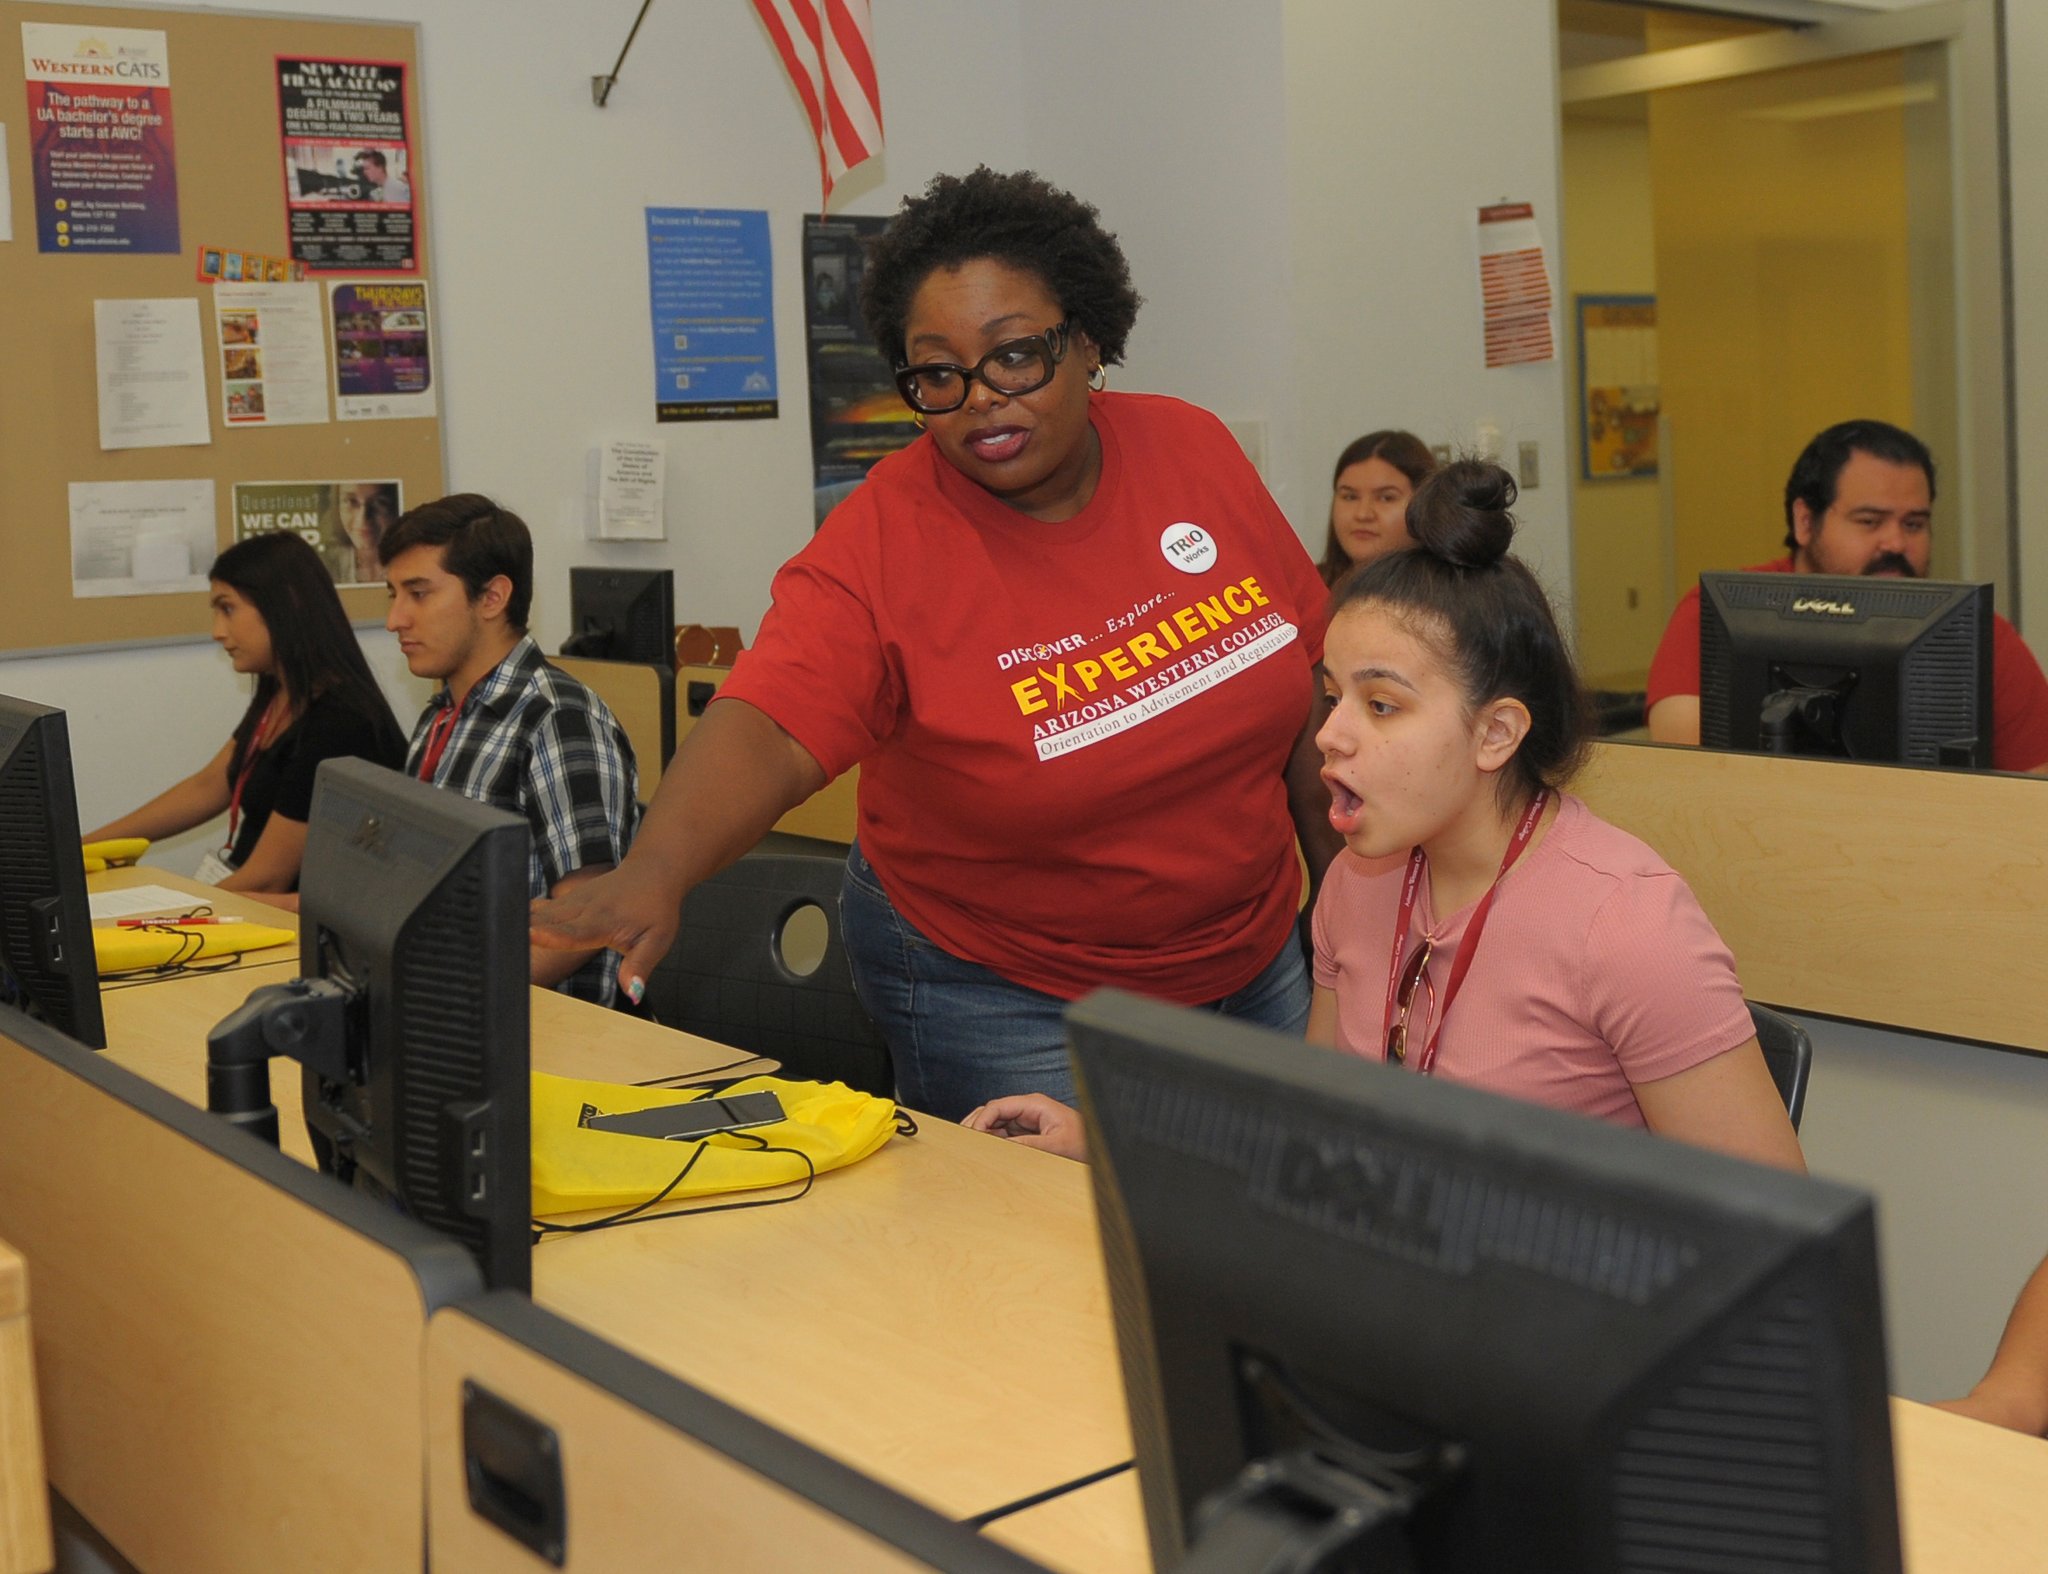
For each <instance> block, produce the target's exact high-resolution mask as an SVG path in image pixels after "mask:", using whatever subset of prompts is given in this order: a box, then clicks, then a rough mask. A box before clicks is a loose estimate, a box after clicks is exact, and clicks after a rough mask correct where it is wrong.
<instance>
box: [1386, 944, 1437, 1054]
mask: <svg viewBox="0 0 2048 1574" xmlns="http://www.w3.org/2000/svg"><path fill="white" fill-rule="evenodd" d="M1435 949H1436V942H1435V941H1433V940H1431V939H1429V938H1428V937H1427V936H1425V937H1424V938H1423V940H1422V942H1421V943H1420V944H1419V945H1417V946H1416V948H1415V949H1414V951H1413V952H1411V953H1410V954H1409V957H1408V965H1407V966H1406V967H1404V968H1402V969H1401V982H1400V983H1399V984H1397V985H1396V986H1395V988H1394V1025H1393V1026H1392V1027H1390V1028H1389V1029H1387V1059H1388V1060H1390V1061H1392V1062H1393V1063H1394V1064H1395V1065H1397V1066H1398V1065H1400V1064H1401V1063H1402V1062H1403V1061H1405V1060H1406V1059H1407V1058H1408V1024H1409V1020H1410V1017H1409V1011H1410V1008H1411V1007H1412V1006H1413V1005H1414V1004H1415V988H1416V985H1418V984H1420V985H1421V986H1422V988H1423V992H1424V1000H1423V1007H1422V1019H1421V1026H1422V1028H1423V1030H1424V1031H1425V1032H1427V1031H1428V1029H1429V1019H1430V1018H1431V1017H1432V1016H1434V1015H1435V1014H1436V985H1435V984H1433V983H1431V982H1430V980H1429V957H1430V953H1431V952H1433V951H1434V950H1435Z"/></svg>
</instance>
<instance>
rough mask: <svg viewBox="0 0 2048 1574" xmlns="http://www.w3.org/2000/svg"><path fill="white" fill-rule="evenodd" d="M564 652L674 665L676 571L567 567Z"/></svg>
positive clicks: (659, 665) (667, 666) (657, 664)
mask: <svg viewBox="0 0 2048 1574" xmlns="http://www.w3.org/2000/svg"><path fill="white" fill-rule="evenodd" d="M569 624H570V627H571V629H572V630H573V632H572V633H571V635H570V637H569V638H568V639H567V640H566V641H564V643H563V645H562V654H563V655H565V656H591V657H596V658H598V659H600V660H603V661H635V662H640V663H643V664H647V665H652V666H657V667H666V668H669V669H671V670H673V669H674V667H675V664H676V593H675V574H674V572H673V571H672V570H670V569H666V568H572V569H570V570H569Z"/></svg>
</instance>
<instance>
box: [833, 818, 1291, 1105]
mask: <svg viewBox="0 0 2048 1574" xmlns="http://www.w3.org/2000/svg"><path fill="white" fill-rule="evenodd" d="M839 924H840V931H841V933H842V934H843V935H844V937H845V940H846V950H847V954H848V957H849V959H850V960H851V962H852V964H853V987H854V990H855V992H856V993H857V994H858V995H859V996H860V1001H861V1004H862V1005H863V1006H864V1007H866V1008H867V1013H868V1015H869V1016H871V1017H873V1018H874V1019H875V1023H876V1025H877V1026H878V1027H880V1028H881V1030H882V1036H883V1037H884V1038H886V1039H887V1040H888V1041H889V1053H890V1055H891V1056H892V1057H893V1058H894V1060H895V1064H896V1097H897V1099H898V1101H899V1102H901V1103H902V1104H904V1105H906V1106H907V1107H909V1108H911V1109H914V1110H922V1111H924V1112H925V1113H927V1114H930V1115H936V1116H938V1117H940V1118H941V1119H943V1120H958V1119H960V1118H961V1117H962V1116H963V1115H965V1114H966V1113H967V1112H968V1111H969V1110H971V1109H973V1108H974V1107H975V1106H976V1105H977V1104H985V1103H987V1102H988V1101H989V1100H990V1099H992V1098H1000V1097H1001V1096H1003V1095H1004V1094H1006V1093H1046V1094H1050V1095H1051V1096H1052V1097H1054V1098H1056V1099H1058V1100H1060V1101H1061V1102H1062V1103H1065V1104H1071V1103H1073V1102H1074V1097H1075V1095H1074V1074H1073V1071H1072V1069H1071V1068H1070V1067H1069V1066H1068V1064H1067V1034H1066V1026H1065V1024H1064V1022H1063V1021H1062V1020H1061V1013H1062V1012H1063V1011H1065V1009H1066V1006H1067V1002H1066V1001H1064V1000H1062V999H1060V998H1059V996H1057V995H1048V994H1045V993H1044V992H1042V991H1040V990H1036V989H1031V988H1027V987H1026V986H1025V985H1023V984H1016V983H1012V982H1011V981H1010V980H1009V979H1007V978H1004V977H1003V976H1002V975H1001V974H999V973H994V972H991V971H990V970H989V969H988V968H985V967H982V966H981V965H979V964H978V963H975V962H969V961H965V960H963V959H962V958H960V957H957V956H954V955H953V954H952V953H951V952H949V951H945V950H942V949H941V948H940V947H939V946H937V945H935V944H934V943H933V942H932V941H931V940H929V939H927V938H926V937H925V936H924V935H923V934H921V933H920V932H919V931H918V929H917V928H916V926H915V925H913V924H912V923H911V922H910V921H909V920H908V919H906V918H905V917H904V916H903V915H902V914H901V913H899V912H897V911H896V908H895V906H894V905H893V904H892V903H891V902H890V901H889V898H888V897H887V896H886V895H884V894H883V891H882V885H881V882H880V881H879V880H877V879H876V878H875V871H874V868H873V866H871V865H870V864H869V863H868V861H867V859H866V858H864V857H863V856H862V855H861V850H860V846H859V844H858V843H856V844H855V845H854V847H853V848H852V849H851V851H850V852H849V853H848V854H847V859H846V881H845V883H844V885H842V886H841V887H840V893H839ZM1308 1002H1309V982H1308V970H1307V968H1306V967H1304V966H1303V965H1302V960H1301V948H1300V946H1299V945H1298V944H1297V943H1296V941H1295V936H1294V931H1293V929H1291V928H1290V929H1289V930H1288V931H1287V935H1286V937H1285V939H1284V940H1283V941H1282V942H1281V945H1280V951H1279V954H1278V955H1276V956H1275V957H1274V958H1273V960H1272V962H1271V963H1270V964H1268V966H1267V967H1266V970H1265V971H1264V972H1263V973H1261V974H1260V975H1259V976H1258V977H1257V978H1255V979H1253V980H1252V981H1251V982H1250V983H1249V984H1247V985H1245V987H1244V988H1242V989H1240V990H1238V991H1237V992H1236V993H1235V994H1232V995H1227V996H1225V997H1224V998H1223V999H1220V1000H1215V1001H1211V1002H1210V1003H1209V1004H1208V1005H1207V1006H1205V1007H1203V1009H1204V1010H1209V1011H1220V1012H1222V1013H1223V1014H1224V1015H1225V1016H1232V1017H1240V1018H1242V1019H1243V1020H1245V1021H1247V1022H1255V1023H1258V1024H1259V1025H1261V1026H1264V1027H1270V1028H1276V1029H1278V1030H1279V1031H1281V1032H1284V1033H1289V1034H1292V1035H1294V1036H1295V1037H1297V1038H1298V1037H1300V1036H1301V1034H1302V1032H1303V1031H1304V1030H1305V1029H1306V1028H1307V1026H1308Z"/></svg>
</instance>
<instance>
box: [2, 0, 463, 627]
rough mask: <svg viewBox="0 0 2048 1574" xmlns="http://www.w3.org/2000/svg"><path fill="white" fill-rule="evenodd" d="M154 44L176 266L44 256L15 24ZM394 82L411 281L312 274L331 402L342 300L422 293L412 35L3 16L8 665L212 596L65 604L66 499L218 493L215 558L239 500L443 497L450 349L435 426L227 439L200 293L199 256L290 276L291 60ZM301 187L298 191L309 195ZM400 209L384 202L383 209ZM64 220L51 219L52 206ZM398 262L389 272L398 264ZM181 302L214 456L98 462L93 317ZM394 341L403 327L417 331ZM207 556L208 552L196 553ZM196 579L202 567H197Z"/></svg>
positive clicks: (256, 23)
mask: <svg viewBox="0 0 2048 1574" xmlns="http://www.w3.org/2000/svg"><path fill="white" fill-rule="evenodd" d="M25 22H28V23H41V24H52V25H58V26H64V27H88V28H95V29H109V30H111V29H121V28H131V29H144V30H150V31H154V32H159V33H162V34H164V35H166V42H167V46H168V60H169V70H170V85H169V88H168V90H167V91H168V96H169V100H170V106H171V113H170V122H171V130H172V137H173V162H174V165H175V174H176V185H177V196H176V210H177V219H178V245H179V250H178V251H176V252H156V253H129V252H94V253H92V254H83V253H79V252H62V251H50V252H45V251H43V250H41V249H40V245H39V237H38V203H37V197H36V190H35V186H34V165H33V163H32V157H31V135H32V129H33V128H32V127H31V125H30V119H31V116H30V108H29V105H30V88H29V84H28V72H27V69H26V65H25V51H24V47H23V35H22V24H23V23H25ZM280 59H286V60H295V59H296V60H326V61H351V62H353V61H361V62H380V63H387V64H395V65H397V66H399V67H402V69H403V98H404V107H405V127H406V136H407V140H408V155H407V160H406V162H407V164H408V165H409V168H408V170H407V175H408V178H409V179H410V182H411V192H410V201H411V204H412V215H413V216H412V230H411V233H412V242H411V249H412V253H413V254H412V256H411V258H410V266H409V267H408V268H405V269H403V270H401V269H396V268H391V269H381V270H378V269H372V268H370V267H368V266H365V267H364V271H362V272H360V273H357V272H352V271H351V272H340V271H314V272H309V273H307V274H306V277H307V278H308V279H309V280H312V281H314V282H316V283H317V284H318V285H319V294H320V296H321V301H322V304H321V321H322V332H323V334H324V336H325V338H324V344H325V351H326V356H327V358H328V372H327V375H328V378H329V393H330V396H331V393H332V388H333V384H332V377H333V375H334V372H333V368H334V364H335V357H336V354H337V348H336V343H335V333H334V328H335V324H334V322H333V314H332V312H331V310H330V308H329V305H328V302H327V295H328V291H327V285H328V283H330V282H350V281H354V282H359V283H362V284H365V285H367V284H383V283H394V282H406V283H415V282H422V281H425V282H428V283H429V288H428V292H427V302H426V304H427V305H428V307H429V313H428V320H427V322H426V323H425V325H424V326H425V327H426V329H427V330H428V332H429V333H430V334H431V333H432V329H433V323H432V311H431V308H432V307H433V306H434V305H435V304H436V303H435V301H434V299H433V295H432V289H431V283H430V270H429V268H428V261H429V259H428V255H427V206H428V202H429V193H428V191H427V189H426V186H427V182H426V180H425V177H424V161H423V158H422V151H421V149H422V128H421V122H420V107H419V94H420V88H419V69H418V65H419V41H418V33H417V29H416V28H414V27H412V26H410V25H404V24H398V25H394V24H390V23H378V24H370V23H348V22H330V21H313V20H305V19H298V18H287V17H265V16H241V15H226V14H222V13H219V12H198V11H180V10H173V9H158V8H149V9H127V8H117V7H104V8H103V7H98V6H92V7H86V6H75V5H50V4H32V3H26V0H0V125H4V126H5V127H6V160H7V176H8V179H7V182H6V186H7V190H8V193H9V196H8V211H9V216H10V218H11V220H12V230H13V237H14V238H13V239H12V240H11V241H4V242H0V324H4V332H0V346H4V348H0V355H4V368H5V369H4V373H0V656H7V655H21V654H26V653H30V652H41V651H52V650H63V649H73V648H78V647H85V646H105V645H119V644H133V643H146V642H152V641H156V642H164V641H171V640H180V639H187V638H192V637H195V636H203V635H204V634H205V633H206V632H207V628H208V620H209V614H208V611H207V606H206V600H207V598H206V594H205V592H204V591H203V590H194V591H181V592H177V593H172V594H142V595H119V596H77V595H74V594H73V562H72V543H71V484H72V483H74V482H84V483H95V482H111V481H179V480H199V479H211V480H212V481H213V483H214V489H215V496H214V513H215V520H214V544H215V546H216V547H225V546H227V545H228V544H229V543H230V542H231V541H232V540H233V538H234V512H233V511H234V488H235V485H236V484H237V483H238V482H239V483H266V482H267V483H283V482H294V481H307V482H331V481H369V480H378V481H383V480H395V481H397V482H399V483H400V485H401V487H402V494H401V495H402V499H403V503H404V506H405V507H407V508H411V507H413V506H415V505H416V504H418V503H422V502H426V501H429V500H430V499H432V498H435V497H438V496H440V495H441V494H442V493H443V492H444V491H445V490H446V487H445V482H444V475H445V472H444V468H443V462H442V452H441V422H440V409H441V403H440V398H439V395H440V393H441V392H442V389H441V383H442V378H441V375H440V374H441V370H442V368H441V363H440V358H439V355H438V336H437V335H436V336H433V337H432V338H430V340H429V345H428V350H427V364H428V367H429V369H430V374H431V381H432V386H433V389H434V393H435V399H434V411H435V413H434V414H431V415H413V416H409V417H407V418H404V419H358V420H336V419H334V418H333V415H334V410H333V400H332V398H331V397H330V398H329V419H327V420H325V421H321V422H315V423H310V424H304V425H263V426H253V427H251V426H240V425H231V424H230V423H229V422H228V421H227V420H226V418H225V416H224V413H223V411H224V405H223V399H224V389H223V381H222V370H223V366H224V365H227V364H230V363H229V362H228V361H227V359H226V357H225V353H224V352H223V351H222V350H221V348H220V346H219V340H218V337H217V334H218V330H217V328H216V323H215V312H214V307H213V302H212V300H211V299H210V294H211V291H212V290H213V288H214V286H213V285H212V284H210V283H206V282H201V280H200V277H199V271H200V268H201V266H202V261H201V256H202V250H203V249H204V250H207V251H212V250H215V249H220V250H224V251H233V252H238V253H253V254H259V255H268V256H272V257H278V258H285V259H289V258H290V257H291V256H292V254H293V245H292V241H291V235H290V219H289V217H288V204H287V200H286V192H287V185H288V182H287V175H288V169H287V163H286V154H285V145H284V136H283V131H282V125H281V114H282V111H281V107H280V106H281V92H280V87H279V61H280ZM303 187H304V182H301V183H300V184H299V186H298V187H297V188H296V189H303ZM386 200H390V199H388V198H387V199H386ZM51 206H52V207H53V208H54V204H51ZM394 260H395V259H394ZM177 297H189V298H192V299H195V300H197V301H198V303H199V325H200V343H201V348H202V361H203V363H204V365H205V377H206V398H207V411H208V424H209V428H210V431H209V436H210V439H211V440H210V441H209V442H208V443H206V444H205V445H194V446H182V447H140V448H121V449H103V448H102V447H101V446H100V412H99V385H98V380H97V375H96V370H95V342H96V341H95V327H94V303H95V302H96V301H100V300H144V299H164V298H177ZM402 326H410V324H409V322H408V323H405V324H402ZM193 555H194V557H195V558H196V557H197V555H198V554H197V553H194V554H193ZM193 568H194V571H195V572H198V573H203V572H204V571H205V563H204V562H197V561H195V562H194V563H193ZM341 594H342V601H343V604H344V605H345V606H346V607H347V609H348V613H349V616H350V618H351V619H352V620H354V621H357V622H372V621H376V620H379V619H381V618H382V616H383V608H384V600H385V595H384V590H383V587H382V586H381V584H378V585H365V586H357V587H344V588H343V589H342V592H341Z"/></svg>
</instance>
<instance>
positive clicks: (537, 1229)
mask: <svg viewBox="0 0 2048 1574" xmlns="http://www.w3.org/2000/svg"><path fill="white" fill-rule="evenodd" d="M716 1135H718V1136H721V1137H733V1138H737V1139H738V1140H740V1141H743V1142H751V1143H753V1144H754V1146H755V1148H756V1149H757V1150H758V1151H759V1152H762V1153H787V1154H789V1155H790V1156H791V1157H793V1158H796V1159H798V1160H801V1161H802V1163H803V1167H804V1179H803V1189H802V1190H800V1191H798V1192H797V1193H796V1194H795V1195H794V1196H791V1197H753V1198H746V1199H743V1200H741V1201H739V1202H714V1203H700V1204H698V1205H697V1206H695V1207H690V1208H671V1209H669V1210H668V1211H667V1212H665V1213H648V1212H647V1210H648V1209H649V1208H652V1207H654V1206H655V1205H656V1204H657V1203H659V1202H660V1201H661V1200H662V1199H663V1198H664V1197H666V1196H667V1195H668V1194H669V1193H670V1192H672V1191H674V1190H675V1189H676V1188H677V1187H678V1186H680V1185H682V1183H683V1182H684V1181H685V1180H686V1179H687V1178H688V1177H689V1174H690V1171H692V1170H694V1169H695V1168H696V1167H697V1161H698V1160H699V1159H701V1158H703V1157H704V1150H705V1148H706V1146H707V1145H708V1144H709V1143H710V1141H711V1138H709V1137H700V1138H698V1139H697V1151H696V1152H695V1153H693V1154H691V1155H690V1162H689V1163H687V1164H685V1165H684V1166H683V1167H682V1168H681V1169H680V1170H678V1171H676V1176H675V1179H674V1180H672V1181H670V1182H669V1183H668V1184H667V1185H666V1186H664V1187H662V1188H661V1190H660V1191H658V1192H656V1193H655V1194H654V1195H653V1196H652V1197H649V1198H648V1199H647V1200H646V1201H645V1202H637V1203H635V1204H634V1205H633V1206H632V1207H630V1208H626V1209H623V1210H622V1211H620V1212H618V1213H609V1214H606V1215H605V1216H604V1217H603V1218H601V1219H587V1220H585V1221H584V1222H583V1223H581V1224H549V1223H547V1222H546V1221H545V1220H542V1219H535V1220H534V1221H533V1238H534V1241H535V1242H536V1244H537V1243H539V1242H540V1241H543V1240H545V1239H547V1238H548V1237H549V1236H550V1235H587V1234H588V1233H590V1232H591V1231H592V1230H608V1229H611V1228H612V1227H613V1226H614V1225H620V1224H632V1223H643V1224H644V1223H652V1222H653V1221H654V1220H656V1219H679V1218H682V1217H683V1216H684V1215H686V1214H696V1213H734V1212H737V1211H738V1210H740V1209H742V1208H774V1207H779V1206H780V1205H781V1204H783V1203H785V1202H801V1201H803V1199H804V1198H806V1197H808V1196H809V1195H810V1193H811V1187H812V1186H814V1185H815V1184H816V1183H817V1179H818V1166H817V1165H815V1164H813V1163H812V1162H811V1156H810V1155H809V1154H808V1153H804V1152H801V1151H800V1150H798V1149H796V1148H783V1147H777V1146H775V1145H774V1144H773V1143H770V1142H767V1141H765V1140H764V1139H762V1138H760V1137H757V1136H755V1135H754V1134H753V1133H752V1132H749V1131H723V1132H718V1133H716ZM779 1184H781V1185H784V1186H787V1185H792V1184H794V1183H793V1182H790V1181H783V1182H780V1183H779ZM643 1214H645V1215H646V1217H645V1218H644V1219H643V1218H641V1217H640V1216H641V1215H643Z"/></svg>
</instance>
